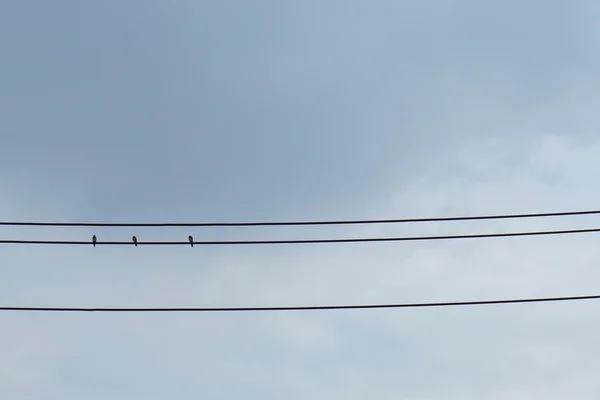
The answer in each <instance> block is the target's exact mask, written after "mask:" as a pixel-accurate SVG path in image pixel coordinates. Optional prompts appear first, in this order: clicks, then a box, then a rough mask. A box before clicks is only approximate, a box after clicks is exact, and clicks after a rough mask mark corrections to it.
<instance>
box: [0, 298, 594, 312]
mask: <svg viewBox="0 0 600 400" xmlns="http://www.w3.org/2000/svg"><path fill="white" fill-rule="evenodd" d="M598 299H600V295H592V296H569V297H538V298H527V299H504V300H475V301H452V302H436V303H400V304H363V305H332V306H277V307H164V308H154V307H152V308H150V307H139V308H129V307H114V308H111V307H19V306H0V311H39V312H248V311H254V312H257V311H311V310H312V311H317V310H360V309H375V308H424V307H459V306H478V305H494V304H515V303H543V302H559V301H577V300H579V301H581V300H598Z"/></svg>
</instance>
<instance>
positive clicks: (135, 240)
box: [131, 236, 137, 247]
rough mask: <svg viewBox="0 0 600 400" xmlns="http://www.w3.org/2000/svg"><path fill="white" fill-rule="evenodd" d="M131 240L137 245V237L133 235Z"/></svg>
mask: <svg viewBox="0 0 600 400" xmlns="http://www.w3.org/2000/svg"><path fill="white" fill-rule="evenodd" d="M131 240H133V244H135V247H137V238H136V237H135V236H133V237H132V238H131Z"/></svg>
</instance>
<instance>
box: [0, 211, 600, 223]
mask: <svg viewBox="0 0 600 400" xmlns="http://www.w3.org/2000/svg"><path fill="white" fill-rule="evenodd" d="M592 214H600V210H587V211H565V212H549V213H535V214H500V215H478V216H455V217H427V218H402V219H364V220H338V221H288V222H148V223H136V222H18V221H12V222H11V221H0V226H55V227H56V226H86V227H93V226H104V227H167V226H179V227H183V226H196V227H201V226H204V227H209V226H212V227H217V226H221V227H226V226H293V225H350V224H357V225H358V224H398V223H409V222H443V221H472V220H485V219H516V218H543V217H561V216H569V215H570V216H575V215H592Z"/></svg>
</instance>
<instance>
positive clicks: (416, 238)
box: [0, 228, 600, 246]
mask: <svg viewBox="0 0 600 400" xmlns="http://www.w3.org/2000/svg"><path fill="white" fill-rule="evenodd" d="M592 232H600V228H591V229H571V230H560V231H535V232H508V233H482V234H474V235H447V236H403V237H381V238H341V239H291V240H231V241H198V242H197V241H194V242H193V244H195V245H260V244H316V243H356V242H405V241H406V242H408V241H420V240H450V239H482V238H497V237H514V236H542V235H566V234H575V233H592ZM0 244H34V245H41V244H48V245H50V244H52V245H54V244H59V245H60V244H62V245H94V244H95V245H96V246H100V245H137V246H144V245H146V246H168V245H175V246H189V245H190V242H189V241H183V242H164V241H159V242H143V241H139V240H138V241H136V242H135V243H134V242H118V241H113V242H100V241H96V242H95V243H94V242H93V241H62V240H12V239H2V240H0Z"/></svg>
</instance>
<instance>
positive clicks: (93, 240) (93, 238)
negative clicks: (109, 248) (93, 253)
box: [92, 235, 96, 247]
mask: <svg viewBox="0 0 600 400" xmlns="http://www.w3.org/2000/svg"><path fill="white" fill-rule="evenodd" d="M92 242H93V243H94V247H96V235H94V236H92Z"/></svg>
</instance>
